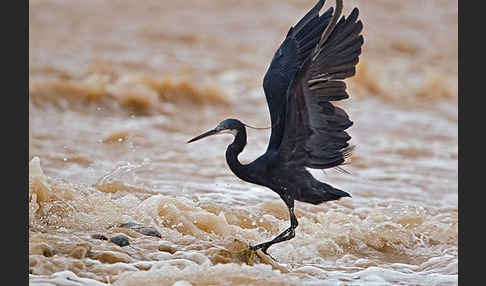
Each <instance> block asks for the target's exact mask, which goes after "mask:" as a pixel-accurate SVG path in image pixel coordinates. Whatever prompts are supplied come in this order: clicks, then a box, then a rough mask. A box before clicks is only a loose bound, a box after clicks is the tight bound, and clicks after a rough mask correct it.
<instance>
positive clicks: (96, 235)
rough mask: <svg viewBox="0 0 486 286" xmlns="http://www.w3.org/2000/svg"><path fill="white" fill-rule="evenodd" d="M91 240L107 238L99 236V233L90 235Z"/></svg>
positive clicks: (106, 238)
mask: <svg viewBox="0 0 486 286" xmlns="http://www.w3.org/2000/svg"><path fill="white" fill-rule="evenodd" d="M91 238H94V239H101V240H108V237H106V236H105V235H104V234H100V233H95V234H93V235H91Z"/></svg>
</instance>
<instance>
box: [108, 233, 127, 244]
mask: <svg viewBox="0 0 486 286" xmlns="http://www.w3.org/2000/svg"><path fill="white" fill-rule="evenodd" d="M110 241H111V242H113V243H114V244H116V245H119V246H122V247H123V246H127V245H130V242H129V240H128V237H127V236H126V235H124V234H117V235H114V236H112V237H111V238H110Z"/></svg>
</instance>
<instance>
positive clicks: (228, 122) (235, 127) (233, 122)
mask: <svg viewBox="0 0 486 286" xmlns="http://www.w3.org/2000/svg"><path fill="white" fill-rule="evenodd" d="M244 127H245V124H243V123H242V122H241V121H239V120H238V119H232V118H229V119H225V120H223V121H221V123H219V124H218V126H216V128H214V129H211V130H209V131H207V132H205V133H203V134H201V135H199V136H196V137H194V138H192V139H191V140H189V141H187V143H191V142H194V141H197V140H199V139H202V138H204V137H208V136H211V135H218V134H225V133H230V134H233V135H234V136H236V134H237V133H238V131H239V130H241V129H242V128H243V129H244Z"/></svg>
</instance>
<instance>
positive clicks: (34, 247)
mask: <svg viewBox="0 0 486 286" xmlns="http://www.w3.org/2000/svg"><path fill="white" fill-rule="evenodd" d="M29 254H39V255H44V256H46V257H51V256H53V255H54V254H55V251H54V248H52V246H50V245H49V244H47V243H45V242H40V243H33V244H31V246H30V249H29Z"/></svg>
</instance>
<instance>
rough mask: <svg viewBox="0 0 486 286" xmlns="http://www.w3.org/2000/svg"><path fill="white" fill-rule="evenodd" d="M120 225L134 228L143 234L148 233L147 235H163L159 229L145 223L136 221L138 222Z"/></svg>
mask: <svg viewBox="0 0 486 286" xmlns="http://www.w3.org/2000/svg"><path fill="white" fill-rule="evenodd" d="M118 227H122V228H128V229H132V230H134V231H136V232H138V233H141V234H143V235H147V236H154V237H158V238H161V237H162V235H161V234H160V232H159V231H158V230H157V229H155V228H154V227H151V226H145V225H143V224H140V223H136V222H129V223H122V224H120V225H119V226H118Z"/></svg>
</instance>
